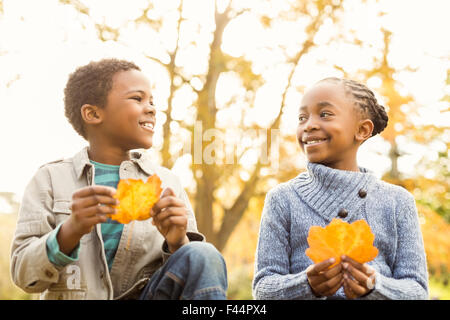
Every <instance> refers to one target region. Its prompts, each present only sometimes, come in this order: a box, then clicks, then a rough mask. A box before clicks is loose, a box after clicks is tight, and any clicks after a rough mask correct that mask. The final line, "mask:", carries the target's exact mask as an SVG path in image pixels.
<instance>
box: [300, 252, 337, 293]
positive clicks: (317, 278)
mask: <svg viewBox="0 0 450 320" xmlns="http://www.w3.org/2000/svg"><path fill="white" fill-rule="evenodd" d="M333 263H335V259H334V258H331V259H328V260H324V261H322V262H319V263H316V264H313V265H310V266H309V267H308V268H307V269H306V276H307V277H308V282H309V285H310V286H311V289H312V291H313V293H314V294H315V295H316V296H319V297H320V296H331V295H333V294H335V293H336V291H337V290H338V289H339V288H340V287H341V285H342V283H343V281H344V278H343V273H342V272H341V271H342V264H340V263H339V264H337V265H336V266H334V267H333V268H331V269H328V267H330V266H331V265H332V264H333Z"/></svg>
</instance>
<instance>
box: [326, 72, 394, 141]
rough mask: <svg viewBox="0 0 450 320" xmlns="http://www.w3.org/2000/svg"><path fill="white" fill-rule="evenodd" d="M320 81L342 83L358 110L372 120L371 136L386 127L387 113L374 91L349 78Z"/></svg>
mask: <svg viewBox="0 0 450 320" xmlns="http://www.w3.org/2000/svg"><path fill="white" fill-rule="evenodd" d="M322 81H330V82H337V83H342V84H343V85H344V88H345V89H346V91H347V92H349V93H351V95H352V96H353V98H354V99H355V103H356V104H357V105H358V106H359V108H360V110H361V111H362V112H363V114H365V115H366V116H367V117H368V118H369V119H370V120H372V122H373V125H374V127H373V131H372V137H373V136H374V135H377V134H379V133H381V132H382V131H383V130H384V128H386V126H387V123H388V119H389V117H388V115H387V113H386V110H385V109H384V107H383V106H382V105H380V104H378V101H377V99H376V98H375V95H374V93H373V92H372V90H370V89H369V88H368V87H366V86H365V85H364V84H362V83H360V82H357V81H354V80H350V79H339V78H326V79H323V80H321V81H320V82H322Z"/></svg>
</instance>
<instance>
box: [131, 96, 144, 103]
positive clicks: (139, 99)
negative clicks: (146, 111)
mask: <svg viewBox="0 0 450 320" xmlns="http://www.w3.org/2000/svg"><path fill="white" fill-rule="evenodd" d="M131 99H134V100H136V101H139V102H141V101H142V98H141V97H139V96H135V97H131Z"/></svg>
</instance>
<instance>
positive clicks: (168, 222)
mask: <svg viewBox="0 0 450 320" xmlns="http://www.w3.org/2000/svg"><path fill="white" fill-rule="evenodd" d="M159 225H160V226H161V227H162V228H164V229H165V228H169V227H171V226H178V227H183V228H185V227H186V226H187V217H186V216H171V217H168V218H166V219H164V221H161V222H160V223H159Z"/></svg>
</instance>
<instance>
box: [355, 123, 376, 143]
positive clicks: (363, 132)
mask: <svg viewBox="0 0 450 320" xmlns="http://www.w3.org/2000/svg"><path fill="white" fill-rule="evenodd" d="M372 132H373V122H372V120H370V119H364V120H361V121H360V122H359V124H358V130H357V131H356V134H355V139H356V141H358V142H360V143H363V142H364V141H366V140H367V139H369V138H370V137H371V136H372Z"/></svg>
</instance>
